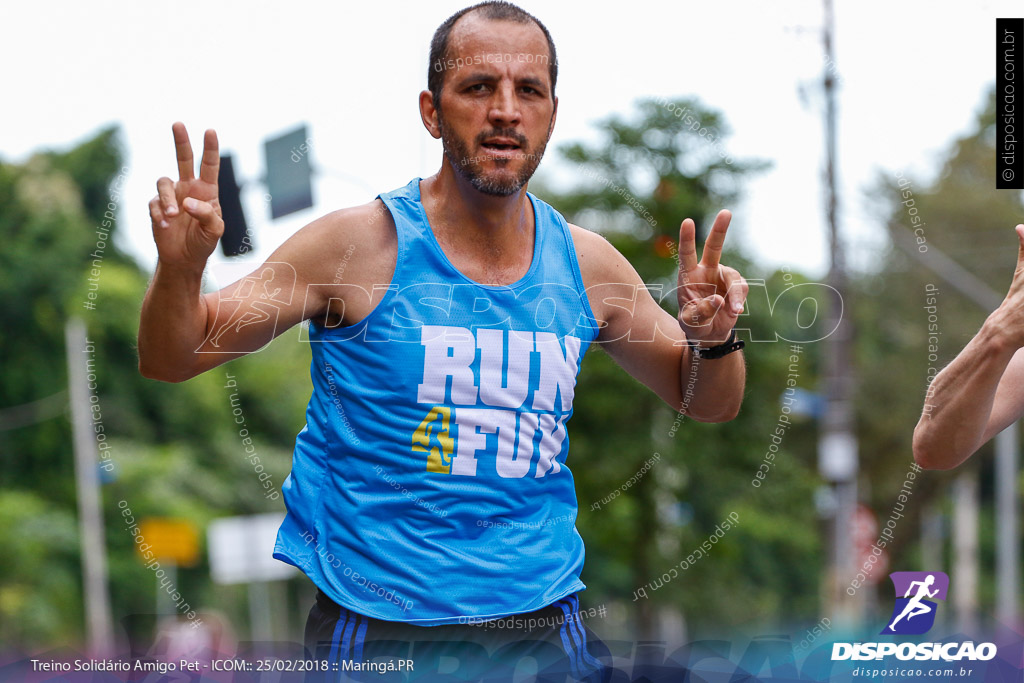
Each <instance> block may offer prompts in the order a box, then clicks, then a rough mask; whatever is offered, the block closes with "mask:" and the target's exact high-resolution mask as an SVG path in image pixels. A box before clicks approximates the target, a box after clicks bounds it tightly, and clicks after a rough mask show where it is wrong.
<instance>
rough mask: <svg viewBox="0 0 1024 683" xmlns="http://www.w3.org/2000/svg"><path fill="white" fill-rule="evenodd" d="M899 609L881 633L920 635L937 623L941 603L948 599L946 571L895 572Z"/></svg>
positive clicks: (894, 578) (894, 579)
mask: <svg viewBox="0 0 1024 683" xmlns="http://www.w3.org/2000/svg"><path fill="white" fill-rule="evenodd" d="M889 578H890V579H892V583H893V586H894V587H895V589H896V606H895V607H894V608H893V610H892V617H891V618H890V620H889V625H888V626H886V627H885V629H884V630H883V631H882V634H883V635H885V634H894V633H895V634H900V635H908V636H910V635H920V634H922V633H927V632H928V630H929V629H930V628H931V627H932V625H933V624H934V623H935V610H936V608H937V607H938V603H936V602H933V601H934V600H945V599H946V591H948V590H949V577H948V576H946V574H944V573H943V572H893V573H892V574H889Z"/></svg>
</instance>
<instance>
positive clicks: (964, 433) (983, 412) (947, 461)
mask: <svg viewBox="0 0 1024 683" xmlns="http://www.w3.org/2000/svg"><path fill="white" fill-rule="evenodd" d="M1016 350H1017V349H1016V348H1014V346H1013V344H1011V343H1008V340H1007V339H1006V338H1005V335H1003V334H1002V333H1001V331H1000V329H999V323H998V318H996V317H995V316H990V317H989V319H988V320H986V321H985V324H984V325H983V326H982V328H981V330H980V331H979V332H978V334H976V335H975V336H974V338H973V339H972V340H971V341H970V343H968V344H967V346H966V347H964V350H963V351H961V352H960V354H959V355H958V356H957V357H956V358H955V359H954V360H953V362H952V363H950V364H949V365H948V366H946V367H945V368H944V369H943V370H942V371H941V372H940V373H939V374H938V375H936V376H935V379H934V380H932V383H931V385H930V386H929V387H928V391H927V392H926V394H925V405H924V410H923V411H922V413H921V418H920V420H919V421H918V423H917V427H916V428H915V429H914V459H915V460H916V461H917V463H918V464H919V465H921V466H922V467H926V468H930V469H948V468H951V467H956V466H957V465H959V464H960V463H961V462H963V461H964V460H966V459H967V458H969V457H970V456H971V454H972V453H974V451H976V450H978V448H979V447H980V446H981V444H982V438H983V436H984V433H985V428H986V426H987V425H988V421H989V418H990V416H991V414H992V406H993V403H994V400H995V396H996V389H997V388H998V386H999V380H1000V379H1001V378H1002V376H1003V373H1004V372H1005V371H1006V367H1007V365H1008V364H1009V362H1010V359H1011V358H1013V354H1014V353H1015V352H1016Z"/></svg>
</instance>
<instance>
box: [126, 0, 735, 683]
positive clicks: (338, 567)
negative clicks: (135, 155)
mask: <svg viewBox="0 0 1024 683" xmlns="http://www.w3.org/2000/svg"><path fill="white" fill-rule="evenodd" d="M556 79H557V61H556V59H555V47H554V44H553V42H552V40H551V36H550V34H549V33H548V31H547V29H546V28H545V27H544V26H543V24H541V23H540V22H539V21H538V20H537V19H536V18H534V17H533V16H531V15H529V14H527V13H526V12H524V11H522V10H521V9H519V8H518V7H515V6H514V5H511V4H508V3H505V2H485V3H482V4H480V5H476V6H474V7H471V8H467V9H466V10H463V11H461V12H458V13H456V14H455V15H453V16H452V17H450V18H449V19H448V20H447V21H445V22H444V23H443V24H442V25H441V26H440V27H439V28H438V30H437V32H436V33H435V35H434V39H433V42H432V44H431V54H430V67H429V72H428V90H426V91H424V92H422V93H420V96H419V107H420V115H421V118H422V121H423V124H424V126H425V127H426V129H427V131H428V132H429V133H430V134H431V135H432V136H433V137H434V138H438V139H440V140H441V141H442V146H443V150H444V157H443V159H442V164H441V167H440V170H439V171H438V172H437V174H435V175H434V176H432V177H430V178H427V179H420V178H415V179H413V180H412V181H410V182H409V183H408V184H407V185H405V186H404V187H401V188H399V189H396V190H394V191H392V192H387V193H384V194H381V195H379V196H378V198H377V199H376V200H374V201H373V202H371V203H369V204H366V205H363V206H358V207H354V208H350V209H343V210H340V211H336V212H334V213H331V214H328V215H327V216H324V217H322V218H320V219H318V220H316V221H314V222H313V223H311V224H309V225H308V226H306V227H305V228H303V229H302V230H300V231H299V232H298V233H296V234H295V235H294V236H292V237H291V238H290V239H288V240H287V241H286V242H285V243H284V244H283V245H282V246H281V247H280V248H279V249H278V250H277V251H276V252H275V253H274V254H273V255H272V256H271V258H270V259H269V260H268V261H267V262H266V263H264V264H262V265H261V266H260V268H258V269H257V270H256V271H254V273H253V275H251V276H249V277H248V278H244V279H243V280H241V281H239V282H237V283H235V284H233V285H229V286H228V287H225V288H224V289H222V290H221V291H219V292H214V293H210V294H205V295H204V294H202V293H201V291H200V285H201V280H202V274H203V270H204V268H205V265H206V260H207V258H208V257H209V255H210V253H211V252H212V251H213V249H214V248H215V246H216V243H217V240H218V239H219V237H220V235H221V234H222V232H223V222H222V220H221V217H220V210H219V205H218V203H217V197H218V194H217V184H216V181H217V171H218V158H219V157H218V148H217V138H216V134H215V133H214V132H213V131H207V133H206V137H205V141H204V151H203V158H202V161H201V163H200V172H199V177H198V178H195V177H194V175H193V169H194V164H193V159H192V148H191V145H190V143H189V140H188V136H187V133H186V131H185V127H184V126H183V125H182V124H180V123H177V124H175V125H174V126H173V132H174V139H175V144H176V147H177V157H178V167H179V180H178V181H176V182H175V181H172V180H171V179H170V178H161V179H160V180H159V181H158V183H157V190H158V194H157V196H156V197H155V198H154V199H153V200H152V201H151V202H150V213H151V216H152V220H153V235H154V240H155V241H156V244H157V249H158V252H159V260H158V263H157V268H156V273H155V275H154V278H153V281H152V283H151V285H150V287H149V291H148V292H147V295H146V299H145V302H144V304H143V309H142V319H141V325H140V329H139V367H140V370H141V372H142V373H143V374H144V375H146V376H147V377H151V378H154V379H160V380H165V381H182V380H185V379H188V378H190V377H193V376H195V375H197V374H199V373H201V372H204V371H206V370H208V369H210V368H212V367H215V366H217V365H219V364H221V363H223V362H225V361H227V360H229V359H231V358H234V357H238V356H241V355H244V354H246V353H250V352H252V351H256V350H258V349H260V348H261V347H263V346H264V345H265V344H267V343H268V342H269V341H270V340H272V339H273V338H274V337H275V336H276V335H278V334H280V333H281V332H283V331H284V330H286V329H288V328H290V327H292V326H293V325H296V324H298V323H301V322H304V321H308V331H309V342H310V346H311V349H312V363H311V368H310V371H311V375H312V379H313V395H312V397H311V399H310V402H309V407H308V409H307V413H306V426H305V428H303V430H302V431H301V432H300V433H299V435H298V437H297V438H296V443H295V454H294V459H293V464H292V472H291V474H290V475H289V477H288V479H287V481H286V482H285V484H284V486H283V487H282V492H283V494H284V501H285V505H286V508H287V516H286V518H285V521H284V523H283V524H282V526H281V529H280V532H279V534H278V539H277V546H276V548H275V551H274V556H275V557H276V558H278V559H280V560H283V561H285V562H288V563H290V564H293V565H295V566H296V567H298V568H300V569H301V570H302V571H303V572H304V573H305V574H306V575H307V576H308V577H309V578H310V580H311V581H312V582H313V583H314V584H315V585H316V586H317V589H318V593H317V602H316V604H315V605H314V607H313V609H312V611H311V612H310V616H309V621H308V623H307V627H306V642H307V646H308V647H309V648H310V650H311V651H315V652H317V653H318V655H319V656H320V657H321V658H322V661H323V662H324V665H325V667H326V670H325V671H324V672H321V673H327V674H330V675H331V676H334V677H336V676H337V675H338V673H344V674H346V675H350V676H352V677H358V675H359V674H360V673H361V672H366V671H370V670H372V666H379V665H380V661H382V660H381V658H382V657H383V658H387V657H392V658H393V661H394V662H396V664H395V666H398V664H397V663H399V662H402V663H403V664H401V666H403V667H405V666H409V665H408V664H407V663H405V662H408V661H410V660H411V661H412V664H411V666H412V671H411V672H408V675H409V677H410V678H409V679H410V680H429V679H430V673H431V672H434V673H436V672H437V671H438V669H437V668H436V663H437V662H438V661H439V659H440V657H441V656H442V655H454V656H456V657H458V658H459V660H460V661H461V662H462V664H461V668H460V669H459V672H458V674H457V676H456V678H455V679H456V680H462V679H471V680H479V679H482V678H488V677H491V678H493V679H494V680H502V679H503V678H505V677H506V676H505V674H508V676H509V677H510V676H511V668H509V667H514V666H515V665H516V663H517V662H520V661H522V659H523V658H524V657H527V656H529V657H533V658H534V659H535V660H536V661H537V662H538V664H537V666H538V667H539V668H540V669H541V670H542V671H543V672H544V673H545V676H547V679H546V680H565V675H568V676H570V677H572V678H574V679H579V680H583V679H588V680H602V679H606V678H607V676H608V674H609V671H608V669H607V667H606V666H604V665H602V662H601V661H600V659H601V657H602V656H603V655H607V652H606V650H603V649H602V648H601V644H600V641H598V640H597V639H596V638H595V637H594V635H593V633H592V631H590V629H589V628H588V627H587V626H586V625H585V624H584V623H583V622H582V619H581V617H580V611H579V602H578V598H577V593H578V592H579V591H580V590H582V589H583V588H584V587H585V586H584V585H583V583H582V582H581V581H580V578H579V577H580V572H581V570H582V567H583V559H584V548H583V541H582V539H581V538H580V535H579V533H577V531H576V527H575V520H576V513H577V503H576V495H575V487H574V483H573V477H572V473H571V470H570V468H569V465H568V462H567V458H568V453H569V441H568V437H567V435H566V423H567V421H568V420H569V418H570V417H571V415H572V403H573V394H574V390H575V385H576V376H577V374H578V373H579V370H580V364H581V363H582V361H583V357H584V355H585V354H586V352H587V351H588V349H589V348H590V346H591V345H592V344H594V343H600V344H602V345H603V348H604V349H605V350H606V351H607V352H608V353H609V354H611V355H612V357H613V358H615V360H616V361H618V363H619V364H621V365H622V367H623V368H625V369H626V370H627V371H628V372H629V373H630V374H631V375H633V376H634V377H636V378H637V379H638V380H639V381H641V382H643V383H644V384H645V385H647V386H648V387H650V388H651V389H652V390H653V391H655V392H656V393H657V394H658V395H659V396H660V397H661V398H662V399H663V400H664V401H665V402H666V403H668V404H669V405H670V406H672V408H673V409H674V410H677V411H682V412H685V413H686V414H687V415H689V416H690V417H692V418H694V419H697V420H701V421H706V422H721V421H726V420H730V419H732V418H733V417H734V416H735V415H736V413H737V412H738V410H739V407H740V402H741V399H742V395H743V385H744V378H745V370H744V364H743V358H742V354H741V353H733V352H734V351H737V350H739V349H740V348H741V347H742V343H741V342H735V341H734V337H733V335H731V330H732V328H733V326H734V324H735V321H736V318H737V316H738V315H739V314H740V313H741V312H742V310H743V303H744V300H745V298H746V292H747V286H746V283H745V282H744V280H743V278H742V277H740V275H739V273H737V272H736V271H735V270H733V269H731V268H728V267H725V266H722V265H721V264H720V263H719V257H720V254H721V250H722V244H723V241H724V239H725V234H726V230H727V228H728V225H729V220H730V215H729V213H728V212H727V211H722V212H720V213H719V214H718V216H717V218H716V219H715V223H714V225H713V227H712V228H711V231H710V233H709V236H708V239H707V240H706V242H705V246H704V250H703V255H702V257H701V259H700V260H699V261H698V258H697V253H696V247H695V226H694V223H693V221H692V220H690V219H686V220H684V221H683V222H682V225H681V227H680V232H679V239H680V243H679V247H680V248H679V253H680V273H679V290H678V298H679V306H680V313H679V315H678V317H676V318H673V316H672V315H671V314H669V313H667V312H665V311H664V310H663V309H662V308H661V307H660V306H659V305H658V304H657V302H655V301H654V299H653V298H652V297H651V295H650V293H649V292H648V291H647V289H646V288H645V287H644V285H643V282H642V281H641V279H640V277H639V275H638V274H637V273H636V271H635V270H634V269H633V267H632V266H631V265H630V264H629V262H628V261H626V259H625V258H624V257H623V256H622V255H621V254H620V253H619V252H618V251H617V250H616V249H615V248H614V247H612V246H611V245H610V244H609V243H608V242H607V241H606V240H605V239H604V238H602V237H601V236H599V235H597V234H595V233H592V232H589V231H587V230H585V229H583V228H580V227H578V226H575V225H569V224H568V223H566V221H565V219H564V218H563V217H562V216H561V215H560V214H559V213H558V212H557V211H555V210H554V209H553V208H552V207H550V206H549V205H547V204H546V203H544V202H542V201H540V200H539V199H537V198H536V197H535V196H534V195H532V194H530V193H529V192H527V191H526V187H527V182H528V181H529V179H530V177H531V176H532V174H533V172H534V171H535V169H536V168H537V165H538V164H539V163H540V159H541V157H542V156H543V154H544V150H545V146H546V145H547V142H548V140H549V139H550V136H551V132H552V130H553V128H554V124H555V116H556V111H557V104H558V100H557V98H556V97H555V82H556ZM339 274H342V275H343V277H342V276H339ZM691 373H693V375H691ZM694 376H695V378H696V380H695V381H694V379H693V377H694ZM684 386H685V387H687V389H686V390H685V392H684V389H683V387H684ZM503 624H504V625H503ZM425 643H430V645H429V646H428V645H425ZM410 644H415V645H414V646H412V647H410ZM420 646H422V647H420ZM453 648H454V649H453ZM375 663H376V664H375ZM421 676H422V677H423V678H419V677H421ZM459 676H461V677H462V678H459ZM559 676H561V678H559Z"/></svg>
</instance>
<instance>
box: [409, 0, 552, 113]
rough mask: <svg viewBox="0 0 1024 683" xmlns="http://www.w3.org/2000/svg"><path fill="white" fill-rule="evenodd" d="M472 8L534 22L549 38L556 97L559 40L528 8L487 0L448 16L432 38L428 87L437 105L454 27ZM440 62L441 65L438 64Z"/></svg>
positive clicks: (489, 14) (497, 18)
mask: <svg viewBox="0 0 1024 683" xmlns="http://www.w3.org/2000/svg"><path fill="white" fill-rule="evenodd" d="M469 12H479V13H480V16H482V17H483V18H484V19H490V20H492V21H514V22H516V23H518V24H529V23H530V22H533V23H534V24H536V25H537V26H538V27H539V28H540V30H541V31H543V32H544V37H545V38H547V41H548V51H549V52H550V53H551V54H550V55H549V59H548V72H549V73H550V75H551V99H552V100H554V98H555V82H556V81H557V80H558V59H557V58H556V56H555V41H553V40H552V39H551V34H550V33H549V32H548V29H547V27H546V26H544V24H542V23H541V22H540V19H538V18H537V17H535V16H533V15H532V14H530V13H529V12H527V11H526V10H524V9H522V8H520V7H517V6H516V5H513V4H512V3H511V2H504V1H503V0H487V1H486V2H481V3H478V4H476V5H473V6H472V7H467V8H465V9H462V10H459V11H458V12H456V13H455V14H453V15H451V16H450V17H448V18H447V19H445V21H444V23H443V24H441V25H440V26H438V27H437V30H436V31H434V38H433V40H431V41H430V63H429V64H428V67H427V89H428V90H430V94H431V95H433V97H434V108H435V109H440V108H441V86H442V85H443V84H444V76H445V72H446V71H447V69H445V68H444V64H445V60H446V59H447V58H448V39H449V38H450V37H451V33H452V27H454V26H455V22H457V21H458V20H459V19H460V18H462V15H464V14H468V13H469ZM438 66H440V67H441V68H438Z"/></svg>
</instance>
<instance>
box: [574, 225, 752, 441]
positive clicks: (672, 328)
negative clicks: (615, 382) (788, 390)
mask: <svg viewBox="0 0 1024 683" xmlns="http://www.w3.org/2000/svg"><path fill="white" fill-rule="evenodd" d="M730 217H731V216H730V214H729V212H728V211H722V212H720V213H719V214H718V216H717V217H716V219H715V223H714V226H713V227H712V229H711V232H710V234H709V235H708V239H707V241H706V242H705V246H704V253H703V255H702V257H701V260H700V261H699V262H698V261H697V252H696V247H695V233H696V226H695V225H694V223H693V221H692V220H691V219H689V218H687V219H686V220H685V221H683V223H682V225H681V226H680V248H679V255H680V272H679V288H678V290H677V292H676V294H677V299H678V302H679V316H678V317H677V318H673V317H672V314H670V313H668V312H667V311H665V309H663V308H662V307H661V306H659V305H658V303H657V302H656V301H655V300H654V298H653V297H652V296H651V293H650V292H649V291H648V289H647V287H646V285H644V283H643V281H642V280H641V278H640V275H639V274H638V273H637V272H636V270H635V269H634V268H633V266H632V265H630V263H629V261H628V260H626V258H625V257H624V256H623V255H622V254H620V253H619V252H618V250H616V249H615V248H614V247H613V246H612V245H611V244H609V243H608V242H607V241H606V240H604V239H603V238H601V237H600V236H596V235H593V233H590V235H589V236H587V235H586V231H583V229H582V228H579V230H580V231H581V232H580V238H581V243H583V239H582V238H584V237H585V239H586V243H584V246H585V248H584V252H585V254H589V256H586V258H585V259H584V262H585V263H586V264H587V265H586V271H587V272H585V273H584V280H585V282H586V281H588V280H589V283H588V286H587V293H588V297H590V301H591V305H592V307H596V308H595V315H598V317H599V318H601V320H602V321H603V323H604V324H603V327H602V329H601V332H600V334H599V336H598V340H597V341H598V342H599V343H600V344H601V346H602V348H604V349H605V351H607V352H608V354H609V355H610V356H611V357H612V358H613V359H615V361H616V362H617V363H618V364H619V365H621V366H622V367H623V369H625V370H626V371H627V372H628V373H629V374H630V375H632V376H633V377H634V378H635V379H637V380H639V381H640V382H642V383H643V384H644V385H646V386H647V387H648V388H650V389H651V390H653V391H654V392H655V393H656V394H657V395H658V396H660V397H661V399H662V400H663V401H665V403H667V404H668V405H669V406H671V407H672V409H673V410H675V411H678V412H683V413H685V414H686V415H687V416H689V417H691V418H693V419H694V420H697V421H699V422H725V421H728V420H731V419H733V418H734V417H736V415H737V414H738V413H739V410H740V404H741V403H742V401H743V389H744V385H745V381H746V366H745V365H744V361H743V355H742V352H733V353H729V354H728V355H725V356H723V357H721V358H709V359H704V360H701V359H694V357H693V353H694V352H693V350H692V349H691V347H690V346H689V344H688V343H687V342H690V343H693V344H696V345H697V346H699V347H701V348H705V349H706V348H711V347H715V346H718V345H720V344H722V343H723V342H725V341H726V340H727V339H728V338H729V335H730V332H731V331H732V329H733V327H734V326H735V324H736V319H737V317H738V316H739V314H740V313H742V312H743V303H744V301H745V300H746V296H747V289H748V287H747V283H746V281H745V280H744V279H743V278H742V277H741V276H740V274H739V273H738V272H737V271H735V270H734V269H732V268H729V267H727V266H722V265H721V264H720V263H719V258H720V257H721V252H722V244H723V242H724V240H725V233H726V230H727V229H728V227H729V221H730ZM582 265H584V264H583V263H581V266H582ZM598 311H600V312H598Z"/></svg>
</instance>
